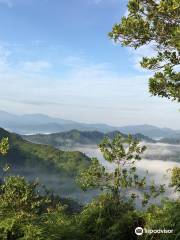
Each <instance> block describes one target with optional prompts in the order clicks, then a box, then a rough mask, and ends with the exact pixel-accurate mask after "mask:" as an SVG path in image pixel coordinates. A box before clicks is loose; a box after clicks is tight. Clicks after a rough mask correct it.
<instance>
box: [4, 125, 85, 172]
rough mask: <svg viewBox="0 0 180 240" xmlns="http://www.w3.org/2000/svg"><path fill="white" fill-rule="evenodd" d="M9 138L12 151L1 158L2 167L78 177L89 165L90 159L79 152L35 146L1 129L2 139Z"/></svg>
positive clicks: (40, 145)
mask: <svg viewBox="0 0 180 240" xmlns="http://www.w3.org/2000/svg"><path fill="white" fill-rule="evenodd" d="M2 137H8V139H9V144H10V150H9V152H8V154H7V155H6V156H5V157H2V156H1V157H0V162H1V165H2V164H4V163H5V162H8V163H10V164H11V165H12V166H14V167H17V166H18V167H19V166H20V167H33V168H35V169H36V168H43V169H46V170H48V172H50V171H55V172H59V173H63V174H66V175H71V176H72V175H76V174H77V172H78V171H79V170H80V169H82V168H85V167H87V166H88V165H89V158H88V157H87V156H85V155H84V154H83V153H81V152H78V151H73V152H70V151H67V152H66V151H61V150H58V149H55V148H53V147H51V146H47V145H42V144H34V143H30V142H28V141H26V140H24V139H23V138H22V137H20V136H19V135H17V134H14V133H10V132H8V131H5V130H4V129H2V128H0V139H1V138H2Z"/></svg>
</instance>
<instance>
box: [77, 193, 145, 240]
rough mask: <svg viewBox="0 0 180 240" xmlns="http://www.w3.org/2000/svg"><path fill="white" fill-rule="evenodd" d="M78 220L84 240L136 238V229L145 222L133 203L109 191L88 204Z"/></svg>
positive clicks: (124, 239) (130, 239)
mask: <svg viewBox="0 0 180 240" xmlns="http://www.w3.org/2000/svg"><path fill="white" fill-rule="evenodd" d="M78 220H79V225H80V228H81V229H82V232H83V238H82V239H83V240H84V239H86V240H102V239H103V240H117V239H121V240H127V239H128V240H135V239H137V237H136V235H135V233H134V229H135V228H136V227H137V226H142V227H143V224H144V220H143V218H142V217H141V214H140V213H138V212H137V211H136V210H134V208H133V206H132V204H131V203H129V202H124V201H117V199H116V198H114V197H113V196H112V194H109V193H106V194H103V195H100V196H99V197H98V198H97V199H94V200H93V201H92V202H91V203H89V204H87V205H86V206H85V208H84V209H83V211H82V212H81V213H80V216H79V218H78ZM79 240H80V239H79Z"/></svg>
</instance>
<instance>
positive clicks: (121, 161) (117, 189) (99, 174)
mask: <svg viewBox="0 0 180 240" xmlns="http://www.w3.org/2000/svg"><path fill="white" fill-rule="evenodd" d="M99 148H100V150H101V152H102V153H103V156H104V159H105V160H106V161H108V162H110V163H112V164H113V166H114V169H113V170H112V171H107V169H105V167H104V166H102V165H101V164H100V163H99V161H98V160H97V159H95V158H93V159H92V163H91V165H90V167H89V168H87V169H86V170H84V171H82V172H81V174H80V175H79V178H78V179H77V182H78V183H79V184H80V186H81V187H82V189H83V190H86V189H88V188H90V187H98V188H100V189H102V190H108V191H109V190H110V192H111V193H112V194H113V196H114V197H115V198H117V199H119V198H120V196H121V197H122V195H124V194H125V193H126V192H127V190H132V191H133V192H132V194H131V198H132V199H135V198H136V197H138V194H137V193H136V191H135V190H141V191H143V194H144V198H143V201H142V204H143V205H145V204H147V203H148V201H149V199H150V198H151V197H157V196H158V195H159V194H160V193H163V192H164V186H163V185H160V186H159V187H158V188H157V187H156V186H155V184H154V183H152V184H151V185H149V186H148V185H147V184H146V176H144V177H143V178H140V177H139V175H138V174H137V172H136V166H135V163H136V162H137V161H139V160H141V156H140V155H141V154H142V153H143V152H144V151H145V149H146V147H145V146H141V145H140V144H139V142H138V141H137V140H134V139H133V138H132V137H131V136H129V138H127V139H123V138H122V137H121V135H119V134H117V135H116V136H115V137H114V138H113V140H110V139H108V138H105V139H104V140H103V141H102V143H101V144H99Z"/></svg>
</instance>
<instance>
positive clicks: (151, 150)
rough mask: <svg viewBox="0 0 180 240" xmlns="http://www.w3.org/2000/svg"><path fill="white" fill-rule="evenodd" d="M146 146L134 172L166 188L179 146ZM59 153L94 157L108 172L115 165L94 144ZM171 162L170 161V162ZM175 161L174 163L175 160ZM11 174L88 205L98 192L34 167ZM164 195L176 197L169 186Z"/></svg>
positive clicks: (176, 163)
mask: <svg viewBox="0 0 180 240" xmlns="http://www.w3.org/2000/svg"><path fill="white" fill-rule="evenodd" d="M143 144H144V145H146V146H147V150H146V152H145V153H144V155H143V158H142V160H140V161H138V163H137V164H136V166H137V172H138V174H139V175H140V176H144V175H146V171H147V170H148V176H147V180H148V181H149V182H150V181H151V180H154V181H155V183H156V184H166V186H167V187H168V185H169V177H170V172H169V170H170V169H171V168H173V167H175V166H179V167H180V162H178V157H179V156H180V145H168V144H161V143H156V144H153V143H143ZM61 149H62V150H70V151H72V150H78V151H81V152H83V153H85V154H86V155H87V156H89V157H96V158H98V160H99V161H100V163H102V164H103V165H104V166H105V167H106V168H107V170H108V171H112V170H113V168H114V165H113V164H111V163H109V162H107V161H105V160H104V158H103V156H102V154H101V152H100V150H99V149H98V148H97V146H96V145H81V146H80V145H79V146H76V147H69V148H61ZM168 159H169V160H168ZM172 159H173V161H172ZM176 159H177V162H176V161H175V160H176ZM12 173H13V174H14V175H21V176H26V178H27V179H29V180H34V179H37V181H38V182H39V183H40V184H41V185H44V186H45V188H46V189H48V190H49V191H50V192H53V193H54V194H55V195H59V196H61V197H67V198H72V199H75V200H77V201H78V202H80V203H83V204H84V203H87V202H89V201H90V200H91V199H92V198H93V197H95V196H97V195H98V191H97V190H90V191H87V192H83V191H82V190H81V189H80V188H79V187H78V186H77V184H76V183H75V180H74V179H73V178H71V177H67V176H62V175H60V174H57V173H51V172H48V173H47V172H46V171H45V170H44V171H43V169H37V168H36V166H34V168H26V169H24V168H17V169H12V170H11V172H10V173H9V174H10V175H11V174H12ZM165 196H168V197H170V198H176V197H177V196H176V194H175V193H174V191H173V189H170V188H169V187H168V190H167V191H166V194H165Z"/></svg>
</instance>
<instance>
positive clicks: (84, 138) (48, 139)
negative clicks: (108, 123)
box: [23, 129, 156, 148]
mask: <svg viewBox="0 0 180 240" xmlns="http://www.w3.org/2000/svg"><path fill="white" fill-rule="evenodd" d="M117 133H119V134H121V135H122V136H123V138H127V137H128V136H127V135H126V134H123V133H121V132H119V131H113V132H109V133H102V132H98V131H79V130H76V129H74V130H70V131H68V132H61V133H51V134H34V135H23V138H24V139H26V140H28V141H30V142H33V143H37V144H47V145H51V146H53V147H56V148H59V147H73V146H78V145H97V144H99V143H100V142H101V141H102V140H103V138H104V137H105V136H107V137H109V138H110V139H112V138H113V137H114V136H115V135H116V134H117ZM132 137H133V138H134V139H137V140H140V141H145V142H151V143H155V142H156V141H155V140H153V139H151V138H149V137H146V136H144V135H142V134H140V133H138V134H134V135H132Z"/></svg>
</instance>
